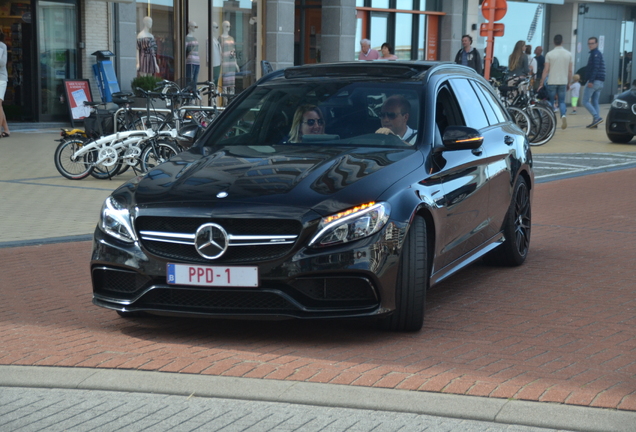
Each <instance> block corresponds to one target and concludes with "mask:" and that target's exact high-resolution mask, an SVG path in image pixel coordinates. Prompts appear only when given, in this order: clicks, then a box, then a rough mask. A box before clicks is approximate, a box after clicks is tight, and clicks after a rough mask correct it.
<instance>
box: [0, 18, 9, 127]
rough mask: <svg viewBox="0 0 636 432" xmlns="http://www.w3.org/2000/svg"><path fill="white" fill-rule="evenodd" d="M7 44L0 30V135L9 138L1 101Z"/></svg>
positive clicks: (7, 78)
mask: <svg viewBox="0 0 636 432" xmlns="http://www.w3.org/2000/svg"><path fill="white" fill-rule="evenodd" d="M7 58H8V57H7V46H6V45H5V44H4V33H3V32H2V30H0V128H1V129H0V132H1V133H0V137H2V138H9V137H10V136H11V132H9V125H8V124H7V116H6V115H5V114H4V108H3V107H2V102H4V94H5V92H6V91H7V82H8V81H9V74H8V73H7Z"/></svg>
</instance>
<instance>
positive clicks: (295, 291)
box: [91, 222, 405, 318]
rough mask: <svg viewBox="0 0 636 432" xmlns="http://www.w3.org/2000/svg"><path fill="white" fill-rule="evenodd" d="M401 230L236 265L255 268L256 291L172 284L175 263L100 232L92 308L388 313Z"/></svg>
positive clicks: (236, 313)
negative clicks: (170, 276) (171, 268)
mask: <svg viewBox="0 0 636 432" xmlns="http://www.w3.org/2000/svg"><path fill="white" fill-rule="evenodd" d="M404 229H405V228H404V227H401V228H400V227H398V226H397V225H396V224H394V223H392V222H389V223H388V224H387V226H386V227H385V228H384V229H383V230H381V231H380V232H379V233H377V234H376V235H374V236H371V237H369V238H367V239H363V240H359V241H357V242H353V243H351V244H348V245H343V246H340V247H337V248H333V247H332V248H329V251H326V250H321V251H313V250H306V249H304V248H295V249H294V250H292V251H291V252H290V253H289V254H287V255H286V256H285V257H282V258H281V259H278V260H274V261H267V262H258V263H245V262H242V263H240V264H231V265H256V266H257V267H258V269H259V286H258V287H257V288H240V287H239V288H215V287H193V286H185V285H169V284H167V282H166V264H167V263H168V262H178V261H174V260H167V259H163V258H160V257H157V256H153V255H152V254H150V253H149V252H148V251H147V250H145V249H143V247H142V246H140V245H139V244H125V243H122V242H120V241H118V240H116V239H114V238H112V237H110V236H108V235H106V234H104V233H103V232H102V231H101V230H100V229H96V230H95V236H94V243H93V254H92V261H91V276H92V282H93V303H94V304H96V305H98V306H101V307H106V308H109V309H113V310H118V311H122V312H137V311H145V312H150V313H157V314H178V315H195V316H202V315H204V316H218V317H263V318H264V317H276V318H285V317H289V318H344V317H365V316H377V315H383V314H387V313H390V312H391V311H392V310H393V309H395V281H396V277H397V266H398V263H399V251H400V246H401V244H400V239H403V237H404V235H403V234H404V232H403V231H404ZM197 264H201V263H197ZM208 264H209V265H214V262H209V263H208ZM228 265H230V263H228Z"/></svg>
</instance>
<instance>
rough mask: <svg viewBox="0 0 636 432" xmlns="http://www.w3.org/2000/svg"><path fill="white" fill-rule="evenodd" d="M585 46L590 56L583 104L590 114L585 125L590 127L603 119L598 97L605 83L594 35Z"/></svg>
mask: <svg viewBox="0 0 636 432" xmlns="http://www.w3.org/2000/svg"><path fill="white" fill-rule="evenodd" d="M587 47H588V48H589V49H590V57H589V59H588V60H587V69H586V75H587V85H586V87H585V93H584V94H583V106H584V107H585V108H586V109H587V110H588V111H589V112H590V114H592V123H590V124H589V125H587V126H586V127H587V128H588V129H592V128H596V127H597V126H598V124H599V123H600V122H602V121H603V119H602V118H601V107H600V106H599V104H598V99H599V97H600V96H601V91H602V90H603V84H604V83H605V60H603V54H601V52H600V51H599V49H598V39H597V38H596V37H595V36H592V37H591V38H589V39H588V40H587Z"/></svg>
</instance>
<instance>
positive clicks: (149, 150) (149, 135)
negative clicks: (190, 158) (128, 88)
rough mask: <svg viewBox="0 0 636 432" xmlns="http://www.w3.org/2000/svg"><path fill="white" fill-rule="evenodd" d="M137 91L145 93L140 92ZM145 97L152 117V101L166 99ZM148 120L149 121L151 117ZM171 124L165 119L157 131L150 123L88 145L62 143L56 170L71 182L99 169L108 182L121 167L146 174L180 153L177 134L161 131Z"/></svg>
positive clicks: (92, 140) (83, 143) (94, 140)
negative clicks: (142, 128) (152, 99)
mask: <svg viewBox="0 0 636 432" xmlns="http://www.w3.org/2000/svg"><path fill="white" fill-rule="evenodd" d="M137 90H140V91H142V92H143V90H141V89H137ZM144 94H146V96H147V98H148V99H147V104H146V105H147V109H146V111H147V114H149V113H150V106H151V104H152V101H151V98H152V97H162V96H163V95H162V94H160V93H150V92H144ZM146 118H147V119H150V116H149V115H148V116H147V117H146ZM148 121H149V120H148ZM168 122H169V120H168V119H167V118H164V119H163V120H162V121H161V123H160V124H159V125H157V128H156V130H155V128H154V127H152V126H153V125H152V124H150V123H149V124H146V125H145V126H150V127H148V128H147V129H144V130H131V131H118V132H115V133H114V134H111V135H106V136H102V137H99V138H96V139H95V138H92V139H90V138H89V140H88V141H82V140H80V139H77V138H75V139H69V140H65V141H62V142H61V143H60V144H59V145H58V147H57V149H56V150H55V155H54V160H55V167H56V168H57V170H58V171H59V172H60V174H62V175H63V176H64V177H66V178H68V179H70V180H81V179H83V178H86V177H87V176H88V175H90V174H92V173H94V172H95V169H96V167H98V168H97V169H98V170H99V171H103V172H105V173H106V175H107V178H111V177H112V176H113V175H117V174H118V173H119V172H120V170H121V167H122V166H126V168H128V167H132V168H133V169H135V170H139V171H140V172H142V173H143V172H147V171H148V170H149V169H151V168H153V167H154V166H156V164H158V163H161V162H164V161H165V160H167V159H169V158H170V157H172V156H173V155H175V154H177V153H178V152H179V151H180V149H179V147H177V146H176V145H175V144H173V142H175V140H176V136H177V133H176V130H175V129H170V130H162V129H163V127H164V126H165V125H166V124H168ZM111 167H113V168H111Z"/></svg>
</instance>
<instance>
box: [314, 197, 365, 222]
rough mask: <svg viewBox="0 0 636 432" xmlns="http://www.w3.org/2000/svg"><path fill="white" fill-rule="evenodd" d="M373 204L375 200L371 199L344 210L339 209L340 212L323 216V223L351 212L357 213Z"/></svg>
mask: <svg viewBox="0 0 636 432" xmlns="http://www.w3.org/2000/svg"><path fill="white" fill-rule="evenodd" d="M374 205H375V201H371V202H369V203H366V204H361V205H359V206H356V207H352V208H350V209H347V210H345V211H341V212H340V213H336V214H334V215H331V216H327V217H325V218H324V219H323V224H324V225H327V224H328V223H330V222H333V221H335V220H338V219H342V218H343V217H345V216H349V215H350V214H353V213H358V212H360V211H362V210H365V209H368V208H369V207H371V206H374Z"/></svg>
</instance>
